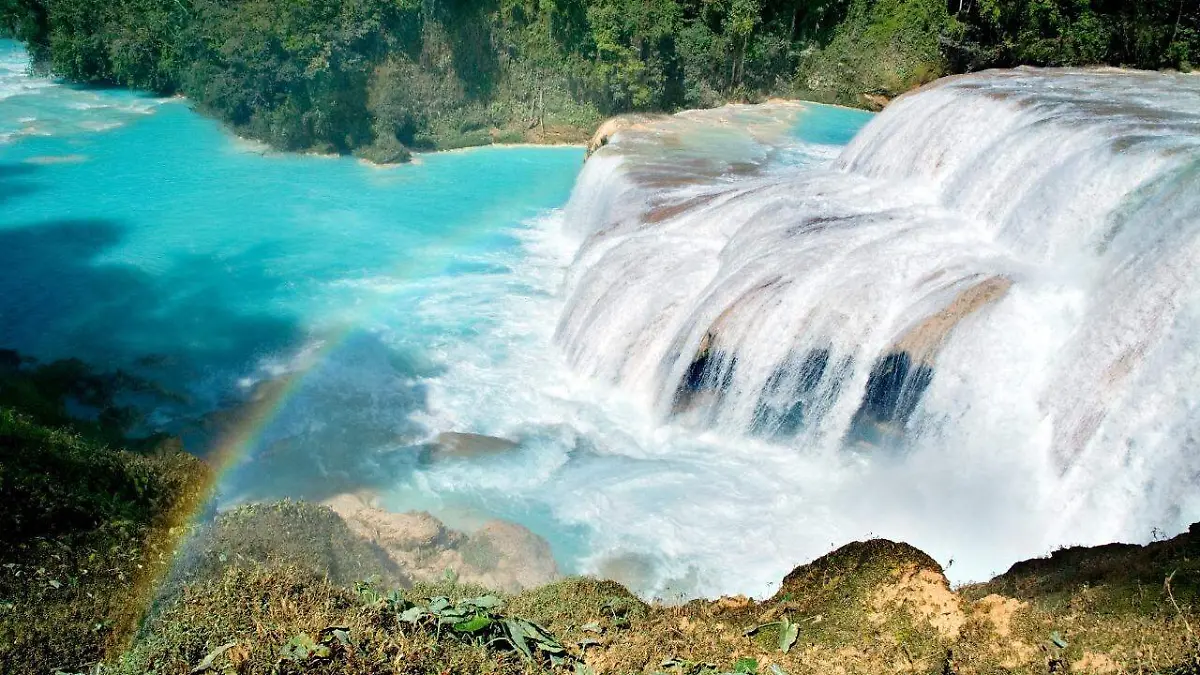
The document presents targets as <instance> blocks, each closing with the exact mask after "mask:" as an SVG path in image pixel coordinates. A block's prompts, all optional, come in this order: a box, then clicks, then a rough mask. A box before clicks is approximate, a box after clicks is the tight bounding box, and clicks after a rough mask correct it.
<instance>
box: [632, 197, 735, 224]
mask: <svg viewBox="0 0 1200 675" xmlns="http://www.w3.org/2000/svg"><path fill="white" fill-rule="evenodd" d="M716 198H717V193H712V194H706V195H700V196H698V197H692V198H691V199H685V200H684V201H682V202H677V203H675V204H664V205H662V206H655V207H654V208H652V209H650V210H649V211H647V212H646V215H644V216H642V222H643V223H649V224H657V223H661V222H663V221H664V220H670V219H671V218H674V217H675V216H678V215H679V214H681V213H685V212H687V211H691V210H692V209H695V208H699V207H701V206H704V205H705V204H708V203H709V202H711V201H712V200H714V199H716Z"/></svg>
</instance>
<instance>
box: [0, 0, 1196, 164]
mask: <svg viewBox="0 0 1200 675" xmlns="http://www.w3.org/2000/svg"><path fill="white" fill-rule="evenodd" d="M0 30H3V31H7V32H9V33H11V34H12V35H14V36H16V37H17V38H19V39H22V40H24V41H25V42H27V43H28V44H29V45H30V46H31V49H32V51H33V53H34V54H35V56H36V58H37V59H38V62H39V63H40V64H44V65H45V66H47V67H48V68H50V69H51V70H52V71H53V72H54V73H56V74H59V75H61V76H64V77H66V78H69V79H71V80H76V81H80V82H87V83H96V84H115V85H123V86H129V87H135V88H140V89H146V90H150V91H153V92H156V93H161V94H172V93H182V94H184V95H186V96H188V97H189V98H191V99H192V100H194V101H196V102H197V103H198V104H199V105H200V106H201V107H202V109H204V110H206V111H208V112H209V113H210V114H212V115H214V116H216V117H218V118H220V119H222V120H224V121H226V122H228V123H229V124H231V125H233V126H234V127H235V128H236V129H237V130H238V131H239V133H242V134H245V135H248V136H251V137H254V138H259V139H262V140H265V141H268V142H270V143H271V144H273V145H274V146H276V147H280V148H284V149H291V150H300V149H314V150H318V151H326V152H339V153H347V152H359V153H360V154H363V155H364V156H367V157H368V158H371V159H375V160H379V161H394V160H400V159H404V158H405V157H406V156H407V153H408V149H409V148H412V149H445V148H452V147H460V146H467V145H479V144H485V143H490V142H504V141H522V140H534V141H553V140H577V139H578V138H579V137H580V136H581V135H583V134H586V133H587V131H588V130H590V129H592V128H594V126H595V125H596V124H597V123H598V122H599V121H600V120H601V119H602V118H604V117H606V116H609V115H612V114H616V113H622V112H627V111H670V110H676V109H680V108H690V107H706V106H713V105H718V104H721V103H723V102H726V101H731V100H756V99H760V98H763V97H766V96H772V95H775V96H796V97H801V98H808V99H813V100H819V101H827V102H837V103H842V104H848V105H858V106H869V105H871V104H872V101H879V100H880V98H879V97H884V98H886V97H889V96H893V95H896V94H898V93H901V92H903V91H905V90H907V89H909V88H911V87H913V86H915V85H919V84H921V83H924V82H926V81H929V80H932V79H935V78H937V77H939V76H942V75H944V74H947V73H951V72H962V71H968V70H976V69H980V68H985V67H992V66H1012V65H1018V64H1035V65H1081V64H1100V63H1106V64H1113V65H1125V66H1133V67H1139V68H1179V69H1184V70H1187V69H1190V67H1191V63H1192V62H1193V61H1194V60H1195V59H1196V58H1198V57H1200V0H0Z"/></svg>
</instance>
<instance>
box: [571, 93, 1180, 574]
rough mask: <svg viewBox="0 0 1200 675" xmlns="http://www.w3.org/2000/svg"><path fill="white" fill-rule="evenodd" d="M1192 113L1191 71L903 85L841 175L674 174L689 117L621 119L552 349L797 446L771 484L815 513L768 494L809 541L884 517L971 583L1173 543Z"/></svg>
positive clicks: (693, 413) (596, 183) (599, 167)
mask: <svg viewBox="0 0 1200 675" xmlns="http://www.w3.org/2000/svg"><path fill="white" fill-rule="evenodd" d="M1197 110H1200V79H1198V78H1195V77H1192V76H1183V75H1179V76H1175V75H1162V74H1145V73H1126V72H1121V71H1105V72H1098V71H1038V70H1018V71H1011V72H995V73H988V74H982V75H974V76H966V77H961V78H954V79H950V80H947V81H944V82H942V83H939V84H938V85H937V86H934V87H929V88H927V89H926V90H923V91H922V92H920V93H917V94H913V95H910V96H907V97H904V98H902V99H901V100H899V101H897V102H895V103H894V104H893V105H892V106H891V107H889V108H888V110H887V111H886V112H885V113H883V114H882V115H880V116H879V117H878V118H877V119H875V120H874V121H872V122H871V123H870V124H869V125H868V126H867V127H866V128H865V129H864V130H863V131H862V133H860V134H859V135H858V136H857V137H856V138H855V139H854V141H853V142H852V143H850V145H849V147H847V148H846V150H845V151H844V152H843V153H842V154H841V156H840V157H839V158H838V159H837V160H836V161H835V162H834V163H833V166H832V167H831V168H830V169H828V170H810V169H805V168H801V169H795V170H790V171H788V170H784V171H778V170H776V171H761V170H753V171H739V170H738V169H737V167H738V166H739V164H740V163H741V160H740V159H737V158H735V159H732V160H729V161H725V159H724V156H723V155H722V156H718V157H717V158H712V159H711V161H710V164H709V165H708V166H706V167H704V170H703V171H700V172H699V173H698V172H697V171H695V170H693V169H692V168H691V167H690V166H689V167H688V168H686V169H684V170H680V169H678V168H676V167H675V166H674V163H673V159H674V154H673V152H672V151H671V150H667V149H666V148H670V147H673V145H674V141H673V134H679V133H682V134H684V135H691V133H692V132H690V131H679V130H678V129H663V128H658V129H654V128H651V129H642V130H633V131H630V132H628V133H626V134H625V135H622V136H618V137H617V139H616V140H615V141H614V142H612V143H610V144H609V145H608V146H607V147H606V148H604V149H603V150H601V151H600V153H599V154H598V155H597V157H596V159H598V160H599V161H595V162H594V163H589V166H588V167H587V168H586V169H585V171H584V173H583V175H582V176H581V177H580V181H579V183H578V185H577V187H576V193H575V194H576V197H575V198H573V203H574V202H578V203H579V204H581V205H584V206H583V208H581V209H580V210H579V211H576V210H575V209H574V208H573V206H569V207H568V210H567V213H568V215H569V217H570V218H572V221H573V222H570V223H568V227H569V228H571V229H572V230H573V231H575V232H578V233H579V234H580V236H581V237H582V238H583V241H582V246H581V248H580V252H579V255H578V256H577V257H576V259H575V261H574V263H573V266H572V269H571V271H570V275H569V279H570V282H569V288H568V301H567V305H566V309H565V312H564V314H563V316H562V318H561V321H560V323H559V326H558V339H559V341H560V343H561V344H562V345H563V347H564V348H565V350H566V353H567V356H568V359H569V361H570V363H571V364H572V366H573V367H575V368H576V369H578V370H579V371H580V372H581V373H583V374H585V375H588V376H590V377H592V378H595V379H596V380H598V381H601V382H609V383H612V384H613V385H615V386H617V387H619V388H621V389H623V390H624V391H627V392H629V393H630V394H632V395H634V396H635V397H636V398H637V399H638V400H640V401H643V402H644V403H645V405H647V406H650V407H653V408H654V409H655V410H656V413H657V418H658V419H660V420H663V421H665V422H668V423H672V424H680V425H683V426H687V427H691V428H695V429H708V430H710V433H713V434H716V435H719V436H722V437H725V438H728V439H733V438H737V437H739V436H743V435H746V434H749V435H752V436H757V437H760V438H762V439H764V440H765V441H769V442H770V443H772V444H782V445H785V446H787V447H789V448H790V449H791V453H790V456H787V458H786V459H785V460H784V463H783V464H780V465H778V466H775V467H774V471H771V472H769V473H770V474H771V475H772V476H774V477H776V478H778V477H780V476H790V477H791V479H790V480H793V481H795V482H792V483H787V482H785V483H784V484H781V485H777V486H776V489H775V490H772V491H770V492H768V493H766V494H768V495H773V494H779V493H780V492H783V493H790V494H794V495H797V496H798V497H799V498H803V499H804V500H805V501H807V502H808V503H807V504H806V505H805V506H803V507H799V508H797V507H792V508H787V507H782V508H778V509H770V510H769V514H770V517H773V518H777V519H781V520H783V521H786V522H787V523H788V526H786V527H780V528H778V530H777V531H776V533H775V534H776V535H777V536H778V537H780V538H781V539H790V540H791V541H798V542H807V543H806V544H798V545H794V546H792V547H791V548H790V550H791V551H794V552H796V553H800V554H805V553H809V554H810V553H813V552H816V551H815V547H816V544H815V542H820V541H822V540H823V537H824V536H826V535H827V534H828V533H829V532H831V531H832V532H836V533H838V536H836V537H835V539H836V540H844V539H846V538H847V536H848V535H851V536H852V535H854V534H858V533H860V532H861V531H862V530H863V529H865V528H868V527H869V528H870V529H872V530H873V531H874V532H875V533H878V534H883V535H886V536H889V537H893V538H901V539H905V540H907V541H910V542H913V543H915V544H917V545H918V546H921V547H923V548H926V549H927V550H929V551H930V552H931V553H933V554H934V555H935V556H937V557H939V559H941V560H943V561H946V560H948V559H950V558H954V559H955V560H956V561H957V563H956V565H955V568H954V570H952V574H956V575H958V577H959V578H980V577H983V576H985V575H986V574H988V573H989V572H992V571H996V570H998V569H1001V568H1002V567H1003V566H1004V565H1005V564H1006V563H1008V562H1011V561H1013V560H1017V559H1020V558H1023V557H1028V556H1031V555H1036V554H1039V553H1042V552H1045V550H1046V549H1048V548H1050V547H1052V546H1054V545H1062V544H1070V543H1102V542H1108V541H1112V540H1114V539H1125V540H1144V539H1146V538H1148V537H1149V536H1150V533H1151V532H1152V530H1153V529H1154V528H1159V529H1161V530H1166V531H1173V530H1179V529H1181V528H1184V527H1186V525H1187V524H1188V523H1190V522H1191V521H1193V520H1195V519H1196V518H1197V517H1200V499H1198V498H1197V496H1196V495H1197V494H1198V493H1197V491H1196V489H1195V488H1196V486H1197V484H1198V483H1200V459H1197V458H1198V455H1197V453H1196V448H1195V447H1194V440H1193V439H1194V438H1195V428H1196V424H1197V423H1198V422H1200V416H1197V414H1196V413H1195V405H1196V402H1197V401H1198V400H1200V371H1197V370H1196V365H1197V362H1196V358H1197V354H1198V352H1197V346H1198V345H1197V344H1196V342H1195V340H1196V338H1195V335H1196V334H1197V333H1196V329H1197V326H1196V325H1195V324H1194V319H1195V316H1196V312H1197V310H1200V285H1198V283H1197V282H1198V281H1200V279H1197V278H1196V275H1197V269H1198V268H1197V266H1196V263H1197V262H1198V261H1197V259H1196V257H1197V255H1200V114H1198V113H1197V112H1196V111H1197ZM691 122H700V123H702V124H703V123H708V124H721V123H723V120H721V119H716V120H706V121H700V120H699V118H698V117H697V118H695V119H693V120H691V121H690V122H689V123H691ZM682 123H683V122H682V121H681V122H676V123H675V124H677V125H678V124H682ZM738 174H744V175H738ZM731 175H733V178H731V177H730V176H731ZM609 204H611V206H610V205H609ZM729 443H733V441H729ZM768 457H770V455H767V454H762V455H761V459H760V460H759V461H761V462H762V463H764V464H766V463H769V462H770V461H771V460H770V459H768ZM726 459H728V457H726ZM788 463H791V464H793V465H799V464H800V463H805V464H809V465H810V466H809V467H807V470H810V471H813V470H815V471H816V472H817V473H818V474H820V475H831V476H841V477H843V478H844V482H842V481H838V480H833V481H832V482H831V484H830V485H827V486H819V487H818V488H817V490H816V492H814V491H813V490H812V489H811V488H810V487H809V486H805V485H804V484H803V483H802V482H801V481H800V478H799V476H798V475H797V474H798V472H797V471H796V466H788V465H787V464H788ZM814 463H815V465H816V468H815V469H814V468H813V467H812V466H811V465H812V464H814ZM726 468H727V470H730V471H746V470H747V468H748V467H743V466H736V465H730V466H728V467H726ZM740 491H741V492H746V491H747V488H746V487H742V489H741V490H740ZM716 503H717V504H720V503H721V502H716ZM814 505H819V508H823V509H824V510H825V511H827V512H828V515H827V516H826V515H822V517H821V518H820V521H821V529H820V530H813V529H810V528H811V527H812V524H811V521H809V520H808V519H806V518H804V517H803V516H802V512H803V511H805V510H807V509H810V508H812V507H813V506H814ZM728 569H733V568H728Z"/></svg>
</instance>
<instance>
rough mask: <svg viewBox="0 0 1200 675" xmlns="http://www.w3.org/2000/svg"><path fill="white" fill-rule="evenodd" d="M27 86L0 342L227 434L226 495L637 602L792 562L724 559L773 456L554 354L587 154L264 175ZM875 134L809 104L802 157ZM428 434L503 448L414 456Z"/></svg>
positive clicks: (220, 145)
mask: <svg viewBox="0 0 1200 675" xmlns="http://www.w3.org/2000/svg"><path fill="white" fill-rule="evenodd" d="M26 69H27V63H26V57H25V54H24V52H23V51H22V50H21V49H20V48H19V47H18V46H17V45H16V44H14V43H12V42H6V41H0V270H3V271H2V272H0V348H14V349H18V350H20V351H22V352H25V353H28V354H31V355H33V356H36V357H38V358H39V359H43V360H47V359H52V358H59V357H66V356H72V357H79V358H82V359H84V360H86V361H88V362H90V363H93V364H95V365H97V366H100V367H102V368H110V369H116V368H121V369H126V370H129V371H132V372H135V373H138V374H140V375H143V376H145V377H147V378H149V379H151V380H153V381H155V382H156V383H158V384H160V385H162V386H164V387H165V388H166V389H168V390H169V391H170V392H172V393H173V394H175V395H176V396H175V398H173V399H170V400H161V401H158V402H156V407H155V409H154V412H153V414H152V416H151V417H150V419H149V420H148V423H147V426H148V427H150V428H155V429H166V430H168V431H171V432H173V433H176V434H179V435H181V436H182V437H183V438H184V439H185V441H186V442H187V443H188V445H189V447H190V448H191V449H193V450H194V451H196V452H199V453H205V452H208V451H209V450H210V449H211V448H212V447H213V446H214V445H216V444H219V443H220V442H221V440H222V439H223V438H227V437H229V436H230V434H231V433H232V432H235V431H242V432H244V433H243V435H242V436H241V437H242V438H244V439H246V441H247V442H246V443H245V447H244V448H243V450H244V457H243V458H242V460H241V461H240V463H239V464H238V465H237V466H236V467H235V468H234V470H233V471H231V472H230V474H229V475H228V476H227V478H226V480H225V481H224V482H223V484H222V485H221V487H220V494H219V498H220V499H222V500H223V501H225V502H227V503H230V502H234V501H237V500H242V499H256V498H269V497H276V496H282V495H289V496H299V497H305V498H310V499H322V498H325V497H329V496H332V495H334V494H337V493H340V492H345V491H351V490H361V489H370V490H374V491H376V492H379V493H381V494H382V496H383V497H384V500H385V502H386V503H387V504H388V505H389V506H390V507H392V508H394V509H410V508H417V509H427V510H431V511H433V512H434V513H435V514H436V515H438V516H439V517H441V518H443V519H444V520H446V521H447V522H448V523H450V524H451V525H453V526H457V527H464V528H470V527H472V526H475V525H478V524H479V523H481V522H483V521H485V520H487V519H489V518H494V517H503V518H508V519H511V520H514V521H517V522H521V523H523V524H525V525H527V526H528V527H530V528H531V529H533V530H534V531H535V532H537V533H538V534H541V535H542V536H544V537H546V538H547V539H548V540H549V541H550V543H551V546H552V548H553V550H554V552H555V554H556V557H557V558H558V560H559V562H560V566H561V567H562V568H563V569H564V570H565V571H568V572H572V571H586V572H596V571H603V570H604V569H605V566H604V561H605V560H614V559H626V560H627V559H630V557H631V556H632V559H635V560H637V561H639V562H638V564H639V565H642V566H643V567H646V568H647V569H651V570H653V571H652V572H647V576H646V577H645V578H644V579H642V580H641V581H642V583H641V586H640V588H641V590H644V591H646V592H658V591H660V590H662V589H663V588H664V587H667V586H672V587H674V588H682V589H684V591H683V592H686V593H715V592H726V591H728V592H733V591H742V592H746V591H749V592H754V591H760V590H762V587H764V586H765V584H766V583H767V581H768V580H770V579H777V578H779V576H780V575H781V574H782V573H783V572H785V571H786V570H787V569H788V568H789V567H790V565H791V564H792V563H794V562H795V561H794V560H792V559H790V556H789V555H788V554H787V553H776V554H773V553H771V552H770V551H762V550H758V551H757V552H752V551H749V552H748V551H746V550H743V549H744V547H740V546H738V545H736V540H737V539H738V538H740V537H752V536H754V535H753V530H752V529H747V528H745V527H743V524H744V522H745V521H746V520H747V519H753V518H759V517H760V515H761V514H759V515H756V513H757V510H760V509H761V507H763V505H764V504H765V505H767V506H769V505H770V503H771V501H770V499H768V500H767V501H765V502H764V501H763V498H762V494H761V490H762V489H763V486H764V485H765V484H767V483H765V482H764V481H768V482H769V480H770V475H769V474H770V473H771V468H770V466H771V464H770V463H769V462H768V463H763V462H760V461H759V460H760V459H762V458H763V457H765V456H766V455H763V454H758V455H755V454H754V453H766V454H770V453H776V454H778V453H782V452H784V451H783V450H779V449H762V448H758V447H757V446H745V445H743V444H737V445H736V447H735V448H733V449H730V446H729V443H728V441H726V440H722V439H715V440H713V439H704V438H696V437H695V436H694V435H692V434H691V433H690V432H687V431H685V430H679V429H671V428H663V427H661V426H660V421H658V420H656V419H655V418H654V416H653V414H652V411H649V410H646V409H644V408H643V407H642V406H641V405H640V404H639V403H638V402H636V401H631V400H629V399H628V398H627V397H624V396H623V395H621V394H620V393H619V392H614V391H611V390H609V389H606V388H604V387H601V386H599V385H596V384H595V383H592V382H588V381H585V380H583V379H581V378H579V377H578V376H577V375H575V374H574V373H572V372H571V370H570V369H569V368H568V367H567V366H566V365H565V363H564V361H563V359H562V358H561V356H560V355H559V353H558V348H557V347H556V346H555V345H554V339H553V335H554V330H555V326H556V325H557V322H558V319H559V316H560V314H561V311H562V297H561V290H562V284H563V279H564V273H565V269H566V268H567V266H568V265H569V264H570V262H571V260H572V258H573V256H574V252H575V250H576V248H577V247H578V244H579V242H578V241H577V240H573V239H572V238H571V237H569V236H567V235H566V234H565V233H564V229H565V228H564V227H563V226H562V225H563V223H562V219H563V215H562V212H561V210H560V207H562V206H563V205H564V204H565V203H566V202H567V200H568V197H569V196H570V193H571V190H572V186H573V184H574V182H575V179H576V176H577V175H578V173H579V171H580V169H581V167H582V161H583V150H582V149H581V148H577V147H562V148H538V147H519V148H485V149H475V150H469V151H463V152H454V153H444V154H436V155H425V156H421V157H420V158H419V161H418V162H417V163H415V164H413V165H409V166H403V167H397V168H388V169H380V168H373V167H370V166H367V165H365V164H362V163H360V162H358V161H356V160H354V159H351V158H330V157H315V156H299V155H280V154H275V153H271V152H268V151H267V150H266V149H265V148H263V147H260V146H258V145H256V144H254V143H251V142H247V141H244V140H241V139H238V138H236V137H234V136H232V135H230V134H229V133H228V132H227V131H225V130H224V129H223V128H222V127H221V126H220V125H219V124H217V123H215V122H213V121H212V120H209V119H206V118H204V117H203V116H201V115H198V114H197V113H195V112H194V111H193V110H192V109H191V108H190V107H189V105H188V104H187V102H185V101H182V100H161V99H153V98H148V97H144V96H139V95H137V94H134V93H129V92H122V91H110V90H103V91H98V90H89V89H82V88H73V87H69V86H66V85H63V84H61V83H58V82H54V81H51V80H48V79H44V78H38V77H33V76H30V75H29V74H28V73H27V72H26ZM867 119H868V117H867V116H865V115H863V114H860V113H856V112H853V111H842V110H840V109H835V108H821V107H817V108H813V109H812V110H810V111H806V112H805V113H804V115H802V116H801V119H800V124H799V126H798V127H797V129H796V137H797V139H798V140H799V141H802V142H803V143H805V144H818V145H820V146H822V147H820V148H819V149H818V150H817V151H814V152H813V153H812V156H813V157H818V158H828V157H829V156H831V154H832V153H831V151H830V150H829V147H828V146H833V145H840V144H842V143H845V142H846V141H847V140H848V139H849V138H850V137H851V136H852V135H853V132H854V131H855V130H856V129H857V128H859V127H861V126H862V124H864V123H865V122H866V120H867ZM805 153H807V151H804V152H800V153H799V154H798V155H795V157H800V158H801V160H799V161H808V160H804V159H803V158H804V157H808V156H809V155H808V154H805ZM813 161H815V160H813ZM280 392H282V394H281V393H280ZM260 399H261V400H269V401H275V403H273V404H272V405H270V406H268V409H267V410H265V411H263V410H258V411H257V413H256V417H249V418H248V417H247V410H248V409H249V407H248V404H249V403H251V402H253V401H255V400H260ZM247 420H249V421H247ZM444 431H463V432H474V433H482V434H490V435H496V436H502V437H505V438H510V439H513V440H515V441H517V442H519V444H520V446H519V448H518V450H516V451H514V452H511V453H508V454H505V455H503V456H498V457H491V458H484V459H478V460H464V461H445V462H439V463H435V464H432V465H430V464H428V463H425V462H423V461H422V459H421V449H422V448H423V447H424V445H425V444H427V443H428V442H429V441H430V440H431V439H432V438H434V437H435V436H436V435H437V434H438V433H440V432H444ZM727 451H728V452H727ZM779 456H780V458H782V457H783V455H779ZM731 463H732V464H731ZM760 474H761V475H760ZM779 498H784V497H779ZM696 527H700V528H701V531H702V532H701V533H700V534H697V532H696V531H695V528H696ZM718 535H721V536H718ZM715 551H720V552H722V553H721V555H717V554H716V553H715ZM751 553H752V554H753V555H754V556H755V558H754V560H755V561H757V562H755V563H754V565H755V568H754V569H753V570H747V569H741V570H739V573H738V575H736V577H734V576H731V575H729V574H727V572H728V570H729V568H730V567H731V566H732V565H738V566H743V567H744V563H743V562H736V561H731V560H730V559H727V557H728V556H726V554H728V555H730V556H733V557H734V558H736V559H738V560H740V558H738V557H739V556H743V555H748V554H751ZM729 578H736V579H737V582H738V583H740V584H741V585H740V586H729V585H728V583H727V582H726V581H724V580H725V579H729ZM668 582H670V583H668ZM631 583H635V585H636V584H637V581H636V580H635V581H634V582H631Z"/></svg>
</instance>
